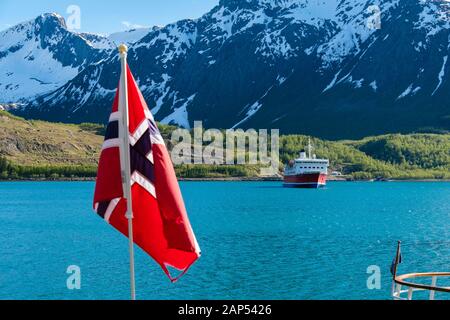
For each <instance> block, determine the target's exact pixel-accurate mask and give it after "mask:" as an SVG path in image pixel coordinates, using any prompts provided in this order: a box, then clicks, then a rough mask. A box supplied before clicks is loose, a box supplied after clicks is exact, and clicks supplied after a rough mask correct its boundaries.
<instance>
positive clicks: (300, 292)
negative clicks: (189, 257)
mask: <svg viewBox="0 0 450 320" xmlns="http://www.w3.org/2000/svg"><path fill="white" fill-rule="evenodd" d="M181 186H182V191H183V195H184V198H185V201H186V206H187V208H188V211H189V215H190V218H191V221H192V224H193V227H194V230H195V232H196V234H197V238H198V241H199V244H200V246H201V248H202V251H203V256H202V258H201V259H200V260H199V261H198V262H197V263H196V264H195V265H194V266H193V267H192V269H191V270H190V271H189V273H188V274H187V275H186V276H185V277H184V278H182V279H181V281H180V282H179V283H176V284H170V283H169V281H168V280H167V279H166V278H165V275H164V274H163V272H162V271H161V270H160V269H159V267H158V266H157V265H156V264H155V263H154V262H153V261H152V260H151V259H150V258H149V257H147V256H146V255H145V254H144V253H142V252H141V251H140V250H137V252H136V277H137V293H138V298H139V299H389V298H390V297H389V294H390V289H391V279H390V274H389V267H390V263H391V261H392V259H393V256H394V253H395V247H396V240H397V239H401V240H403V242H404V247H403V260H404V263H403V264H402V265H401V267H400V272H404V273H405V272H416V271H449V267H448V266H449V262H450V183H419V182H407V183H406V182H405V183H330V184H329V185H328V187H327V188H326V189H324V190H302V189H283V188H281V187H280V183H276V182H275V183H273V182H261V183H259V182H258V183H256V182H184V183H182V184H181ZM93 189H94V184H93V183H81V182H80V183H77V182H74V183H71V182H58V183H51V182H42V183H40V182H39V183H37V182H33V183H22V182H12V183H0V224H1V227H0V243H1V244H0V256H1V259H0V299H127V298H128V297H129V287H128V281H129V274H128V251H127V250H128V247H127V245H128V242H127V239H126V238H125V237H123V236H121V235H120V234H119V233H118V232H116V231H115V230H114V229H112V228H111V227H110V226H108V225H107V224H106V223H104V222H103V221H102V220H101V219H100V218H98V217H97V216H96V215H95V214H94V213H93V212H92V210H91V200H92V194H93ZM69 265H77V266H79V267H80V268H81V285H82V287H81V290H78V291H70V290H68V289H67V287H66V279H67V277H68V275H67V274H66V269H67V267H68V266H69ZM370 265H377V266H379V267H380V269H381V289H379V290H369V289H368V288H367V284H366V281H367V278H368V276H369V275H368V274H367V268H368V266H370ZM437 297H438V298H439V297H440V296H439V295H438V296H437Z"/></svg>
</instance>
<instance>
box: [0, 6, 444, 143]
mask: <svg viewBox="0 0 450 320" xmlns="http://www.w3.org/2000/svg"><path fill="white" fill-rule="evenodd" d="M372 5H378V6H379V8H380V10H381V13H382V16H381V17H382V19H381V29H377V28H369V27H368V19H370V18H371V17H373V14H374V12H375V11H373V8H372V10H369V9H370V7H371V6H372ZM447 12H448V3H447V2H446V1H443V0H435V1H430V2H420V1H415V0H408V1H398V0H396V1H385V0H378V1H363V0H359V1H348V0H339V1H338V0H334V1H309V0H302V1H298V0H297V1H295V0H276V1H275V0H249V1H234V0H223V1H220V3H219V5H217V6H216V7H214V8H213V9H212V10H211V11H209V12H208V13H206V14H205V15H203V16H202V17H200V18H199V19H195V20H189V19H188V20H181V21H178V22H176V23H173V24H169V25H167V26H164V27H162V28H158V29H152V30H150V32H149V33H147V35H145V36H144V37H143V38H141V39H140V40H138V41H137V42H136V43H134V44H132V45H131V46H130V49H129V64H130V67H131V69H132V71H133V72H134V74H135V77H136V79H137V81H138V84H139V85H140V87H141V90H142V92H143V95H144V97H145V99H146V100H147V102H148V104H149V106H151V108H152V111H153V113H154V114H155V117H156V118H157V120H159V121H162V122H163V123H167V124H175V125H181V126H184V127H190V126H191V125H192V123H193V121H194V120H202V121H203V123H204V126H205V127H216V128H243V129H246V128H253V127H254V128H268V129H270V128H279V129H281V131H282V132H283V133H304V134H313V135H317V136H321V137H325V138H332V139H341V138H359V137H363V136H367V135H376V134H383V133H389V132H400V133H408V132H415V131H421V130H422V131H423V130H426V129H427V128H432V129H433V130H442V131H447V130H449V129H450V111H449V108H448V106H447V105H448V104H447V102H446V101H449V99H450V96H449V94H448V93H447V92H450V81H449V79H448V75H449V74H450V73H449V71H450V70H449V68H450V67H449V65H448V64H447V60H448V52H449V51H450V49H449V47H450V46H449V43H450V41H449V37H450V32H449V22H448V20H447V19H445V18H444V15H445V14H446V13H447ZM117 60H118V54H117V52H115V51H109V52H108V53H107V54H106V56H105V57H102V59H100V60H98V61H97V62H95V63H91V64H89V65H87V66H86V67H84V68H83V69H82V70H81V71H80V72H79V73H78V74H77V75H76V76H75V77H73V78H72V79H70V80H69V81H67V82H66V83H65V84H63V85H62V86H60V87H59V88H57V89H56V90H55V91H52V92H48V93H45V94H42V95H40V96H39V97H38V98H36V99H33V100H32V101H30V102H29V104H28V105H27V106H26V107H25V108H22V109H19V110H17V111H16V112H17V113H18V114H20V115H24V116H27V117H36V118H43V119H47V120H53V121H66V122H84V121H91V122H92V121H95V122H105V121H106V119H107V116H108V113H109V110H110V105H111V101H112V97H113V95H114V90H115V87H116V86H117V81H118V78H119V64H118V61H117ZM0 63H1V60H0ZM0 82H1V81H0Z"/></svg>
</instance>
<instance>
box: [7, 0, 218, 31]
mask: <svg viewBox="0 0 450 320" xmlns="http://www.w3.org/2000/svg"><path fill="white" fill-rule="evenodd" d="M218 3H219V0H127V1H117V0H109V1H108V0H71V1H66V0H39V1H34V0H33V1H30V0H0V30H4V29H6V28H9V27H11V26H13V25H15V24H17V23H20V22H23V21H27V20H31V19H34V18H36V17H37V16H39V15H40V14H42V13H46V12H56V13H59V14H60V15H62V16H63V17H64V18H66V21H72V23H73V26H74V27H75V28H76V30H75V31H78V32H92V33H99V34H104V35H106V34H111V33H113V32H118V31H124V30H128V29H131V28H136V27H151V26H162V25H166V24H168V23H171V22H175V21H178V20H182V19H188V18H190V19H192V18H198V17H200V16H202V15H203V14H204V13H206V12H208V11H209V10H210V9H212V8H213V7H214V6H215V5H217V4H218ZM77 12H80V15H77ZM77 17H80V18H79V19H77ZM78 22H79V23H78ZM78 27H79V28H80V29H78Z"/></svg>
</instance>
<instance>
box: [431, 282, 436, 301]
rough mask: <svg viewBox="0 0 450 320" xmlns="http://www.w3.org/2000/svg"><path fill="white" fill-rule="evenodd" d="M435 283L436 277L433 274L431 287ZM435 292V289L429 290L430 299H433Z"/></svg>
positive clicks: (434, 285)
mask: <svg viewBox="0 0 450 320" xmlns="http://www.w3.org/2000/svg"><path fill="white" fill-rule="evenodd" d="M436 285H437V277H436V276H434V277H432V278H431V286H432V287H433V288H435V287H436ZM435 292H436V291H434V290H431V291H430V300H434V295H435Z"/></svg>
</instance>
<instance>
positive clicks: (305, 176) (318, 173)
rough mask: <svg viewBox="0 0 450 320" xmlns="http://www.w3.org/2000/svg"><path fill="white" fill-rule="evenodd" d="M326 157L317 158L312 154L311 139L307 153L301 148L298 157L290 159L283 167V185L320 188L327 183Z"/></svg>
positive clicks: (327, 165) (328, 163) (327, 163)
mask: <svg viewBox="0 0 450 320" xmlns="http://www.w3.org/2000/svg"><path fill="white" fill-rule="evenodd" d="M329 166H330V161H329V160H328V159H317V157H316V155H315V154H312V145H311V139H310V140H309V143H308V153H306V151H305V150H302V151H301V153H300V158H298V159H295V160H291V161H289V163H288V164H287V165H286V168H285V169H284V182H283V185H284V187H287V188H316V189H317V188H321V187H325V186H326V184H327V175H328V167H329Z"/></svg>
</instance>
